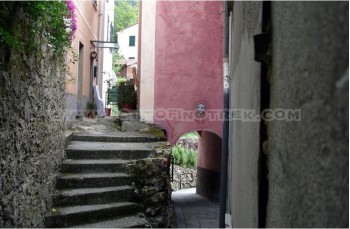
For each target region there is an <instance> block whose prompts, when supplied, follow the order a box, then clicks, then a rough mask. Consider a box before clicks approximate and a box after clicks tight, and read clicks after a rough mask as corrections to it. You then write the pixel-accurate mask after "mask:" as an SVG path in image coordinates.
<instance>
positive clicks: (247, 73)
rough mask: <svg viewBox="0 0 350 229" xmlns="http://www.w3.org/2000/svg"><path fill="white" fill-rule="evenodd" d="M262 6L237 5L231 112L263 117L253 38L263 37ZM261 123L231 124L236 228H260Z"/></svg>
mask: <svg viewBox="0 0 350 229" xmlns="http://www.w3.org/2000/svg"><path fill="white" fill-rule="evenodd" d="M261 7H262V3H261V2H235V3H234V7H233V9H234V12H233V36H232V38H231V39H232V55H233V57H232V65H231V73H232V75H231V79H232V80H231V98H230V103H231V105H230V107H231V109H249V110H253V111H255V113H256V114H259V113H260V63H258V62H256V61H255V60H254V41H253V36H254V35H255V34H259V33H261ZM259 131H260V122H252V121H249V120H247V121H241V120H233V121H231V122H230V143H229V149H230V153H229V154H230V155H231V160H230V161H232V167H231V169H230V171H231V174H230V175H229V176H230V177H231V179H232V182H231V183H230V184H231V187H229V192H230V197H231V200H230V203H231V213H232V227H233V228H236V227H238V228H242V227H248V228H256V227H258V201H259V200H258V160H259V150H260V149H259V141H260V137H259Z"/></svg>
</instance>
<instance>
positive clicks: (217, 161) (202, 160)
mask: <svg viewBox="0 0 350 229" xmlns="http://www.w3.org/2000/svg"><path fill="white" fill-rule="evenodd" d="M196 131H197V132H198V134H199V137H198V149H197V152H198V162H197V175H196V192H197V194H199V195H201V196H203V197H205V198H207V199H209V200H212V201H215V202H218V201H219V192H220V170H221V137H220V136H219V135H217V134H216V133H213V132H210V131H207V130H196ZM189 132H191V131H189ZM182 136H183V135H182ZM175 142H177V141H175Z"/></svg>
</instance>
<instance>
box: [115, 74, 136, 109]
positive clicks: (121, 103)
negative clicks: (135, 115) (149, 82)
mask: <svg viewBox="0 0 350 229" xmlns="http://www.w3.org/2000/svg"><path fill="white" fill-rule="evenodd" d="M117 91H118V93H117V104H118V108H119V109H120V110H122V111H124V112H130V111H131V110H133V109H134V107H135V104H136V91H135V86H134V84H133V82H131V81H129V80H125V81H119V82H118V83H117Z"/></svg>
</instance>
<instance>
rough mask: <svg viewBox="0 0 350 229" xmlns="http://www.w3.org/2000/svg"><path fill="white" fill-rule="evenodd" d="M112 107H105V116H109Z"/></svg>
mask: <svg viewBox="0 0 350 229" xmlns="http://www.w3.org/2000/svg"><path fill="white" fill-rule="evenodd" d="M111 111H112V108H105V113H106V116H111Z"/></svg>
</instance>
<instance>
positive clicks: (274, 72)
mask: <svg viewBox="0 0 350 229" xmlns="http://www.w3.org/2000/svg"><path fill="white" fill-rule="evenodd" d="M271 18H272V31H273V33H272V42H273V43H272V49H271V54H272V62H271V65H270V66H269V68H270V75H269V84H270V108H272V109H277V108H279V109H280V108H282V109H283V108H285V109H301V121H299V122H287V121H271V122H267V130H268V131H267V136H268V140H267V147H266V148H267V150H266V151H265V153H266V155H267V159H268V181H269V190H268V204H267V221H266V226H267V227H319V228H323V227H333V228H335V227H349V118H348V117H349V73H348V69H349V53H348V50H349V2H272V3H271ZM345 50H346V51H345Z"/></svg>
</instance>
